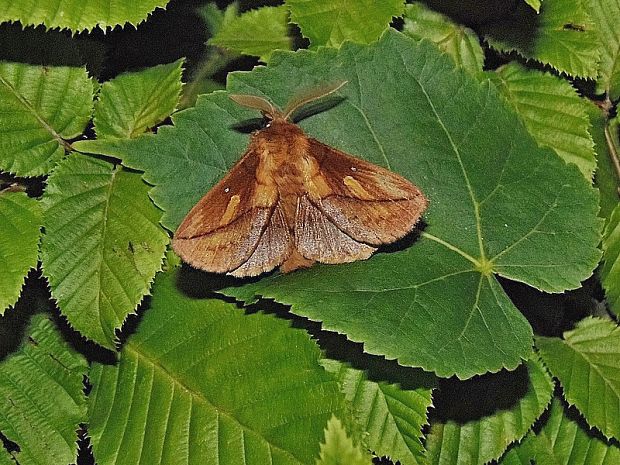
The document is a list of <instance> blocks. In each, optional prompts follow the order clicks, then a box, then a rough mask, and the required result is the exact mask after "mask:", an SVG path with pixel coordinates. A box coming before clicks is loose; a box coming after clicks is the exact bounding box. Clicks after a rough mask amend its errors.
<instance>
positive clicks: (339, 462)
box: [316, 416, 372, 465]
mask: <svg viewBox="0 0 620 465" xmlns="http://www.w3.org/2000/svg"><path fill="white" fill-rule="evenodd" d="M371 464H372V460H371V457H370V455H369V454H368V452H367V451H365V450H363V449H362V447H361V446H360V445H359V444H354V443H353V440H352V439H351V438H350V437H349V436H348V435H347V431H346V430H345V429H344V426H342V422H341V421H340V420H339V419H338V417H335V416H334V417H331V418H330V419H329V421H328V422H327V427H326V428H325V442H324V443H321V456H320V458H319V459H318V460H317V461H316V465H371Z"/></svg>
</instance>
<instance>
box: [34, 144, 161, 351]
mask: <svg viewBox="0 0 620 465" xmlns="http://www.w3.org/2000/svg"><path fill="white" fill-rule="evenodd" d="M147 190H148V186H147V185H146V184H145V183H144V182H143V181H142V179H140V175H139V174H137V173H132V172H129V171H126V170H123V169H120V168H116V169H115V168H114V167H113V166H112V165H111V164H109V163H107V162H105V161H102V160H97V159H94V158H90V157H84V156H82V155H79V154H73V155H72V156H71V157H69V158H68V159H66V160H65V161H63V162H62V163H61V164H60V165H59V166H58V168H57V169H56V170H55V171H54V173H53V174H52V175H51V176H50V178H49V180H48V184H47V188H46V191H45V196H44V197H43V205H44V210H45V211H44V226H45V235H44V236H43V240H42V244H41V261H42V265H43V271H44V274H45V276H46V277H47V279H48V281H49V283H50V286H51V289H52V295H53V296H54V298H55V299H56V300H57V301H58V306H59V307H60V311H61V312H62V314H63V315H65V316H66V317H67V319H68V320H69V323H70V324H71V326H73V327H74V328H76V329H77V330H78V331H80V332H81V333H82V334H83V335H84V336H85V337H87V338H88V339H92V340H93V341H95V342H97V343H98V344H101V345H102V346H104V347H107V348H110V349H113V348H114V343H115V335H114V330H115V329H117V328H119V327H120V326H121V325H122V324H123V321H124V320H125V318H126V317H127V315H128V314H130V313H131V312H133V311H134V310H135V308H136V306H137V305H138V303H139V302H140V300H141V299H142V297H143V296H144V295H145V294H146V293H148V290H149V286H150V283H151V280H152V279H153V276H154V275H155V273H156V272H157V271H158V270H159V269H160V268H161V262H162V258H163V254H164V250H165V247H166V244H167V243H168V236H167V234H165V232H164V231H162V229H161V228H160V227H159V225H158V220H159V216H160V214H159V211H158V210H157V208H155V206H154V205H153V204H152V203H151V201H150V200H149V198H148V195H147Z"/></svg>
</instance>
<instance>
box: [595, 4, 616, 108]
mask: <svg viewBox="0 0 620 465" xmlns="http://www.w3.org/2000/svg"><path fill="white" fill-rule="evenodd" d="M589 6H590V9H589V10H588V12H589V13H590V16H591V17H592V21H593V22H594V24H595V25H596V29H597V31H598V34H599V37H600V40H601V47H600V51H601V58H600V63H599V68H598V74H599V75H598V79H597V81H596V88H597V90H598V91H599V92H601V93H603V92H606V93H608V94H609V96H610V97H611V99H612V100H616V99H618V98H619V97H620V24H619V23H618V21H617V19H618V18H620V0H589Z"/></svg>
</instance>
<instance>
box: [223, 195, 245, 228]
mask: <svg viewBox="0 0 620 465" xmlns="http://www.w3.org/2000/svg"><path fill="white" fill-rule="evenodd" d="M239 203H241V197H240V196H238V195H233V196H232V197H231V198H230V200H229V201H228V205H226V211H225V212H224V214H223V215H222V218H221V219H220V226H226V225H227V224H229V223H230V221H231V220H232V219H233V218H234V217H235V214H236V213H237V209H238V208H239Z"/></svg>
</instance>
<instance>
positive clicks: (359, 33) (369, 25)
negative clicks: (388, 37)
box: [286, 0, 404, 47]
mask: <svg viewBox="0 0 620 465" xmlns="http://www.w3.org/2000/svg"><path fill="white" fill-rule="evenodd" d="M286 5H287V6H288V7H289V8H290V9H291V21H292V22H294V23H297V24H298V25H299V28H300V29H301V32H302V34H303V35H304V36H305V37H307V38H308V39H310V44H311V45H312V47H318V46H319V45H327V46H330V47H339V46H340V45H341V44H342V43H343V42H344V41H346V40H350V41H353V42H361V43H365V44H368V43H371V42H374V41H375V40H377V39H378V38H379V36H380V35H381V33H382V32H383V31H385V30H386V29H387V28H388V26H389V24H390V22H391V21H392V18H393V17H394V16H400V15H402V14H403V8H404V2H403V0H383V1H381V2H377V1H374V0H338V1H336V2H334V1H332V0H286Z"/></svg>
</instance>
